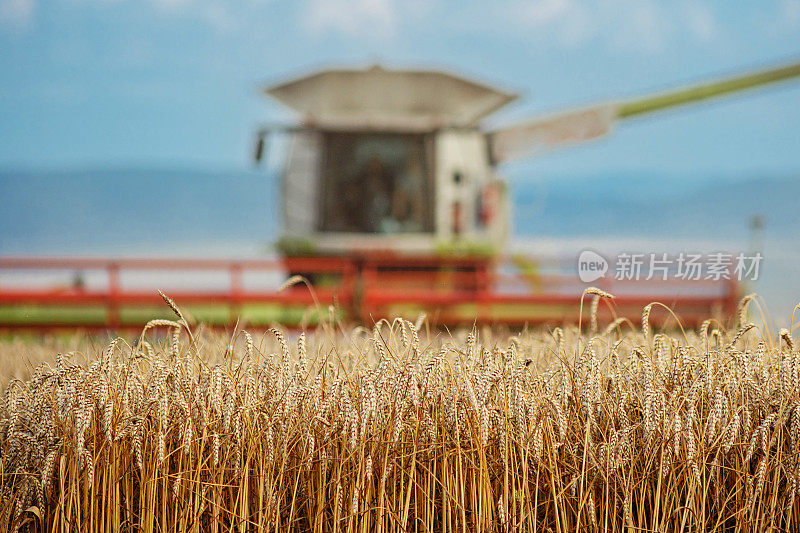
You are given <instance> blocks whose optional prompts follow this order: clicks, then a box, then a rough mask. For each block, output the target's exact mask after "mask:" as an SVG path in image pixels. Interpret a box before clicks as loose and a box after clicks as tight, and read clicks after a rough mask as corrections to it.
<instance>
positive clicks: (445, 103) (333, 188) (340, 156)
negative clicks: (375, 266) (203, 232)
mask: <svg viewBox="0 0 800 533" xmlns="http://www.w3.org/2000/svg"><path fill="white" fill-rule="evenodd" d="M266 93H267V94H269V95H270V96H271V97H273V98H275V99H277V100H278V101H280V102H282V103H283V104H285V105H286V106H288V107H289V108H291V109H293V110H294V111H296V112H297V113H298V114H299V115H300V116H301V117H302V120H301V121H300V122H299V123H298V124H297V125H296V126H294V127H292V128H290V129H288V130H287V133H288V135H289V139H290V143H289V144H290V147H289V151H288V155H287V157H286V167H285V171H284V172H283V175H282V181H281V183H282V187H281V194H282V202H281V203H282V206H283V230H284V233H283V238H282V241H281V243H282V246H283V247H284V248H285V249H286V251H290V250H291V249H298V248H300V249H302V248H307V249H308V251H312V250H313V252H315V253H322V254H343V253H354V252H355V253H358V252H368V251H378V250H381V251H388V250H391V251H398V252H414V253H430V252H433V251H435V250H437V249H441V248H442V247H446V246H447V245H448V243H453V242H462V243H469V245H470V246H475V247H482V248H485V249H486V250H495V251H499V249H500V247H501V246H502V244H503V242H504V240H505V239H506V236H507V234H508V212H509V206H508V202H507V197H506V189H505V185H504V183H503V182H502V181H501V180H500V179H499V178H498V177H497V175H496V174H495V172H494V164H493V161H492V160H491V154H490V151H489V150H488V147H487V142H488V140H487V132H486V131H484V130H482V129H481V127H480V124H479V122H480V120H481V119H482V118H483V117H485V116H486V115H488V114H489V113H491V112H493V111H495V110H496V109H498V108H499V107H501V106H503V105H505V104H507V103H508V102H510V101H512V100H514V99H515V98H516V95H515V94H513V93H510V92H507V91H503V90H500V89H497V88H493V87H489V86H487V85H484V84H481V83H478V82H476V81H472V80H468V79H465V78H462V77H459V76H455V75H453V74H450V73H447V72H444V71H437V70H389V69H385V68H382V67H381V66H377V65H376V66H372V67H369V68H367V69H363V70H324V71H320V72H315V73H312V74H310V75H308V76H304V77H301V78H297V79H294V80H291V81H288V82H285V83H281V84H279V85H275V86H271V87H269V88H267V89H266ZM266 131H267V130H264V131H262V132H260V134H259V139H258V144H257V150H256V151H257V157H260V156H261V155H262V154H263V135H264V134H265V133H266Z"/></svg>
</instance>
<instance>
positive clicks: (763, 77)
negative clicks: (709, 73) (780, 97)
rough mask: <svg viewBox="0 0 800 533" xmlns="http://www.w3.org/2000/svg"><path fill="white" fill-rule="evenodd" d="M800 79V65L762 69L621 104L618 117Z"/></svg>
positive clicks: (632, 115)
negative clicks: (799, 77)
mask: <svg viewBox="0 0 800 533" xmlns="http://www.w3.org/2000/svg"><path fill="white" fill-rule="evenodd" d="M798 76H800V62H798V63H792V64H790V65H785V66H783V67H778V68H773V69H768V70H762V71H759V72H754V73H750V74H745V75H744V76H735V77H733V78H728V79H724V80H719V81H714V82H710V83H705V84H701V85H696V86H693V87H688V88H685V89H678V90H674V91H668V92H665V93H662V94H658V95H656V96H647V97H644V98H639V99H635V100H631V101H629V102H625V103H622V104H620V106H619V109H618V111H617V117H619V118H627V117H634V116H637V115H643V114H645V113H652V112H654V111H658V110H661V109H665V108H668V107H674V106H679V105H684V104H690V103H694V102H699V101H702V100H707V99H709V98H715V97H717V96H722V95H725V94H728V93H733V92H738V91H744V90H747V89H751V88H755V87H758V86H761V85H767V84H770V83H776V82H779V81H784V80H788V79H791V78H796V77H798Z"/></svg>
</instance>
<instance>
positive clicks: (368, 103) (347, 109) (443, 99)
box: [264, 65, 518, 131]
mask: <svg viewBox="0 0 800 533" xmlns="http://www.w3.org/2000/svg"><path fill="white" fill-rule="evenodd" d="M264 92H265V93H266V94H268V95H269V96H271V97H273V98H275V99H276V100H278V101H279V102H281V103H282V104H284V105H285V106H287V107H289V108H291V109H293V110H294V111H297V112H298V113H300V114H301V115H302V117H303V122H304V123H305V124H307V125H313V126H318V127H321V128H328V129H379V130H403V131H420V130H431V129H435V128H440V127H448V126H450V127H471V126H475V125H477V123H478V121H479V120H480V119H482V118H483V117H485V116H486V115H488V114H490V113H492V112H494V111H495V110H497V109H499V108H500V107H502V106H504V105H506V104H507V103H509V102H511V101H512V100H514V99H516V98H517V96H518V95H517V94H514V93H509V92H506V91H503V90H500V89H497V88H493V87H489V86H487V85H484V84H482V83H478V82H475V81H472V80H468V79H466V78H462V77H460V76H456V75H454V74H450V73H448V72H444V71H440V70H394V69H386V68H383V67H381V66H380V65H374V66H371V67H368V68H366V69H355V70H354V69H331V70H320V71H317V72H313V73H311V74H309V75H307V76H303V77H300V78H296V79H293V80H290V81H288V82H284V83H280V84H278V85H273V86H270V87H266V88H265V89H264Z"/></svg>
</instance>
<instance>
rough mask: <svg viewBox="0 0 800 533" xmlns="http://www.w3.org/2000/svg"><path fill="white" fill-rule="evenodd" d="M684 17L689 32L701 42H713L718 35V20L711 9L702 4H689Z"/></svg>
mask: <svg viewBox="0 0 800 533" xmlns="http://www.w3.org/2000/svg"><path fill="white" fill-rule="evenodd" d="M683 15H684V20H685V22H686V26H687V28H688V29H689V32H691V34H692V35H693V36H694V37H695V38H696V39H697V40H699V41H706V42H707V41H711V40H713V39H714V38H715V37H716V36H717V33H718V28H717V20H716V18H715V17H714V13H712V11H711V8H709V7H708V6H707V5H706V4H702V3H700V2H687V3H686V4H684V6H683Z"/></svg>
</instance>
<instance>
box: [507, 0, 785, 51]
mask: <svg viewBox="0 0 800 533" xmlns="http://www.w3.org/2000/svg"><path fill="white" fill-rule="evenodd" d="M782 1H784V2H798V3H800V0H782ZM494 5H495V6H497V4H494ZM499 6H500V7H499V9H501V10H503V11H504V12H505V17H504V20H502V21H501V23H502V24H505V25H507V27H508V28H516V29H517V30H522V31H525V32H527V34H528V35H529V36H530V37H531V38H535V39H538V40H540V41H542V42H547V43H555V44H557V45H561V46H570V47H576V46H585V45H588V44H589V43H597V44H600V45H604V46H608V47H611V48H614V49H625V50H643V51H646V52H655V51H659V50H663V49H664V48H665V46H666V44H667V43H668V42H669V40H670V39H672V40H674V39H678V38H681V35H684V36H685V35H687V34H688V35H689V36H690V37H691V38H693V39H694V40H697V41H701V42H709V41H712V40H713V39H715V38H717V37H718V36H719V33H720V32H719V26H718V23H717V19H716V17H715V15H714V13H713V11H712V10H711V9H710V8H709V7H708V6H707V5H706V4H705V3H704V2H702V1H700V0H686V1H685V2H684V3H683V4H678V3H673V2H665V1H657V0H597V1H594V2H585V1H583V0H507V1H506V2H504V3H501V4H499ZM495 8H496V7H495Z"/></svg>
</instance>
